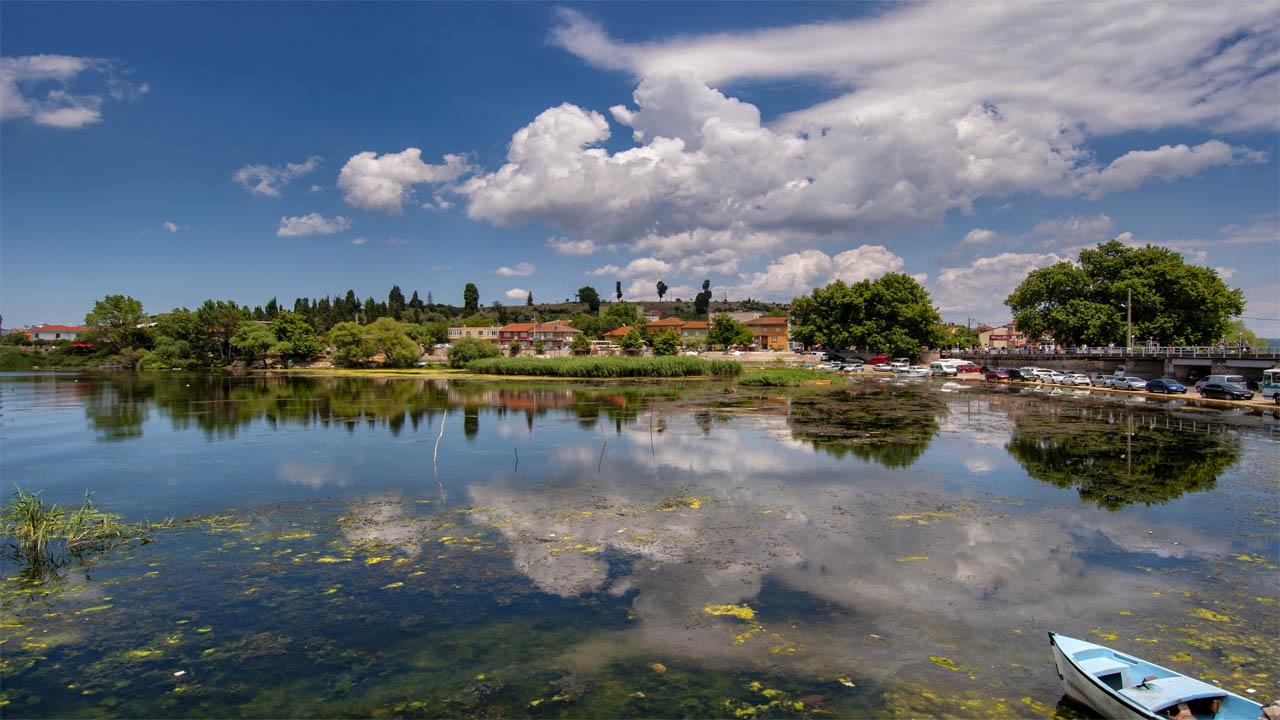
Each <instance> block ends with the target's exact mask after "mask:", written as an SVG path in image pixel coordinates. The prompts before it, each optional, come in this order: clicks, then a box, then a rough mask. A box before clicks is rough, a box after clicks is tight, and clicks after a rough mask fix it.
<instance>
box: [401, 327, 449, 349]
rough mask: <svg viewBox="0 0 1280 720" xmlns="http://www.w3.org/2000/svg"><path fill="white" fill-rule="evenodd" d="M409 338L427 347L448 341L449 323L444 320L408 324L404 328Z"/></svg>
mask: <svg viewBox="0 0 1280 720" xmlns="http://www.w3.org/2000/svg"><path fill="white" fill-rule="evenodd" d="M405 334H407V335H408V336H409V339H410V340H413V341H414V342H416V343H418V344H419V345H421V346H423V347H425V348H429V347H431V346H432V345H440V344H442V343H446V342H449V324H448V323H444V322H426V323H422V324H421V325H410V326H409V327H407V328H405Z"/></svg>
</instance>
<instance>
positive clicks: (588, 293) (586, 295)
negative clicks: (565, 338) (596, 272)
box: [578, 285, 600, 332]
mask: <svg viewBox="0 0 1280 720" xmlns="http://www.w3.org/2000/svg"><path fill="white" fill-rule="evenodd" d="M578 302H580V303H586V304H587V309H588V310H590V311H591V312H592V313H598V312H600V293H598V292H596V289H595V288H593V287H591V286H590V285H583V286H582V287H580V288H578ZM579 329H581V328H579ZM584 332H585V331H584Z"/></svg>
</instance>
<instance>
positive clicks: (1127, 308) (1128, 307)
mask: <svg viewBox="0 0 1280 720" xmlns="http://www.w3.org/2000/svg"><path fill="white" fill-rule="evenodd" d="M1124 309H1125V312H1127V313H1128V315H1129V335H1128V336H1129V342H1128V343H1127V344H1126V345H1125V347H1127V348H1129V352H1133V288H1129V302H1127V303H1125V306H1124Z"/></svg>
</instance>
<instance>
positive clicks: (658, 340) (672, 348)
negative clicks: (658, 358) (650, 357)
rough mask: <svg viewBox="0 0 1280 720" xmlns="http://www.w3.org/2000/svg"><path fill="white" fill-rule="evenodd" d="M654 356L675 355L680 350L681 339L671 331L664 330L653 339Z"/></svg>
mask: <svg viewBox="0 0 1280 720" xmlns="http://www.w3.org/2000/svg"><path fill="white" fill-rule="evenodd" d="M652 345H653V354H654V355H675V354H676V351H677V350H679V349H680V339H679V338H677V337H676V334H675V333H674V332H672V331H670V330H663V331H662V332H660V333H658V334H657V335H655V336H654V338H653V342H652Z"/></svg>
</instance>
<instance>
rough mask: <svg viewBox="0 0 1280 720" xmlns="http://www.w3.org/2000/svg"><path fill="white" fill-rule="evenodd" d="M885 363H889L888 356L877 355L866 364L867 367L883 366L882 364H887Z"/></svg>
mask: <svg viewBox="0 0 1280 720" xmlns="http://www.w3.org/2000/svg"><path fill="white" fill-rule="evenodd" d="M887 362H889V356H888V355H877V356H875V357H873V358H871V359H870V360H868V361H867V364H868V365H883V364H885V363H887Z"/></svg>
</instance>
